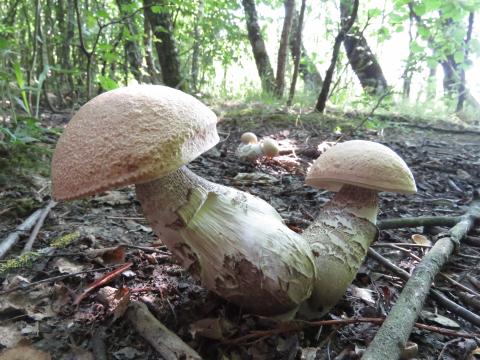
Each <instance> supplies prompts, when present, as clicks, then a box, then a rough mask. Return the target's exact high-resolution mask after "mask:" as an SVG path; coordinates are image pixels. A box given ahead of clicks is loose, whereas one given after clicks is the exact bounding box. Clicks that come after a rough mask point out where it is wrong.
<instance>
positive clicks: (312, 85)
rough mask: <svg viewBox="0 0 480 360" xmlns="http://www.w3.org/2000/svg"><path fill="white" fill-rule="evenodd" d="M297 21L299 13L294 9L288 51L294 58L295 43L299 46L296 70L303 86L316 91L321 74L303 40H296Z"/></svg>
mask: <svg viewBox="0 0 480 360" xmlns="http://www.w3.org/2000/svg"><path fill="white" fill-rule="evenodd" d="M298 22H299V14H298V12H297V11H295V12H294V16H293V21H292V36H290V41H289V46H290V53H291V54H292V58H293V59H295V54H296V52H297V45H298V46H299V47H300V48H299V50H298V51H300V64H299V67H298V72H299V74H300V76H301V78H302V80H303V82H304V84H305V87H306V88H307V89H308V90H312V91H318V89H319V88H321V87H322V84H323V79H322V75H320V73H319V72H318V70H317V67H316V66H315V64H314V62H313V61H312V59H310V57H309V56H308V53H307V50H306V49H305V46H304V45H303V42H302V41H300V42H297V41H296V39H297V38H298V29H299V27H298ZM300 38H301V36H300Z"/></svg>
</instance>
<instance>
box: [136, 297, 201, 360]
mask: <svg viewBox="0 0 480 360" xmlns="http://www.w3.org/2000/svg"><path fill="white" fill-rule="evenodd" d="M127 318H128V319H129V320H130V322H131V323H132V324H133V326H134V327H135V329H136V330H137V332H138V333H139V334H140V335H141V336H142V337H143V338H144V339H145V340H147V341H148V342H149V343H150V345H152V347H153V348H154V349H155V350H157V352H158V353H159V354H160V355H161V356H162V357H163V358H165V360H176V359H201V356H200V355H198V354H197V352H196V351H195V350H193V349H192V348H191V347H190V346H188V345H187V344H185V343H184V342H183V340H182V339H180V338H179V337H178V336H177V335H176V334H174V333H173V332H172V331H170V330H168V329H167V328H166V327H165V325H163V324H162V323H161V322H160V321H158V320H157V318H156V317H155V316H153V314H152V313H151V312H150V311H149V310H148V308H147V306H146V305H145V304H144V303H141V302H138V301H134V302H132V303H131V304H130V307H129V308H128V310H127Z"/></svg>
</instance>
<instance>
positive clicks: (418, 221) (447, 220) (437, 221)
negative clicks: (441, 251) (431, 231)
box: [377, 216, 461, 230]
mask: <svg viewBox="0 0 480 360" xmlns="http://www.w3.org/2000/svg"><path fill="white" fill-rule="evenodd" d="M460 218H461V217H460V216H418V217H408V218H398V219H385V220H380V221H378V222H377V227H378V228H379V229H380V230H388V229H400V228H412V227H419V226H455V225H456V224H457V223H458V222H459V221H460Z"/></svg>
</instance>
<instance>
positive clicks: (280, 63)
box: [275, 0, 295, 98]
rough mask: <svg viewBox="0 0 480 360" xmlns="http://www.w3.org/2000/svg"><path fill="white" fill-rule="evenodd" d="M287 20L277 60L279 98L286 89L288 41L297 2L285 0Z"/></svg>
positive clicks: (277, 91)
mask: <svg viewBox="0 0 480 360" xmlns="http://www.w3.org/2000/svg"><path fill="white" fill-rule="evenodd" d="M284 7H285V18H284V20H283V28H282V35H281V36H280V45H279V48H278V58H277V75H276V83H275V95H276V96H277V97H279V98H281V97H282V96H283V91H284V89H285V67H286V63H287V54H288V39H289V37H290V29H291V27H292V19H293V12H294V10H295V0H285V1H284Z"/></svg>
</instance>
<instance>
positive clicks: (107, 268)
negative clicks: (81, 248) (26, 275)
mask: <svg viewBox="0 0 480 360" xmlns="http://www.w3.org/2000/svg"><path fill="white" fill-rule="evenodd" d="M123 265H124V264H120V265H115V266H107V267H104V268H99V269H90V270H83V271H78V272H75V273H71V274H64V275H58V276H53V277H49V278H46V279H43V280H39V281H35V282H32V283H28V284H23V285H19V286H15V287H13V288H11V289H8V290H4V291H0V295H5V294H9V293H12V292H14V291H19V290H27V289H30V288H32V287H35V286H37V285H40V284H45V283H50V282H54V281H57V280H63V279H66V278H68V277H72V276H77V275H81V274H89V273H94V272H100V271H107V270H112V269H115V268H117V267H119V266H123Z"/></svg>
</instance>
